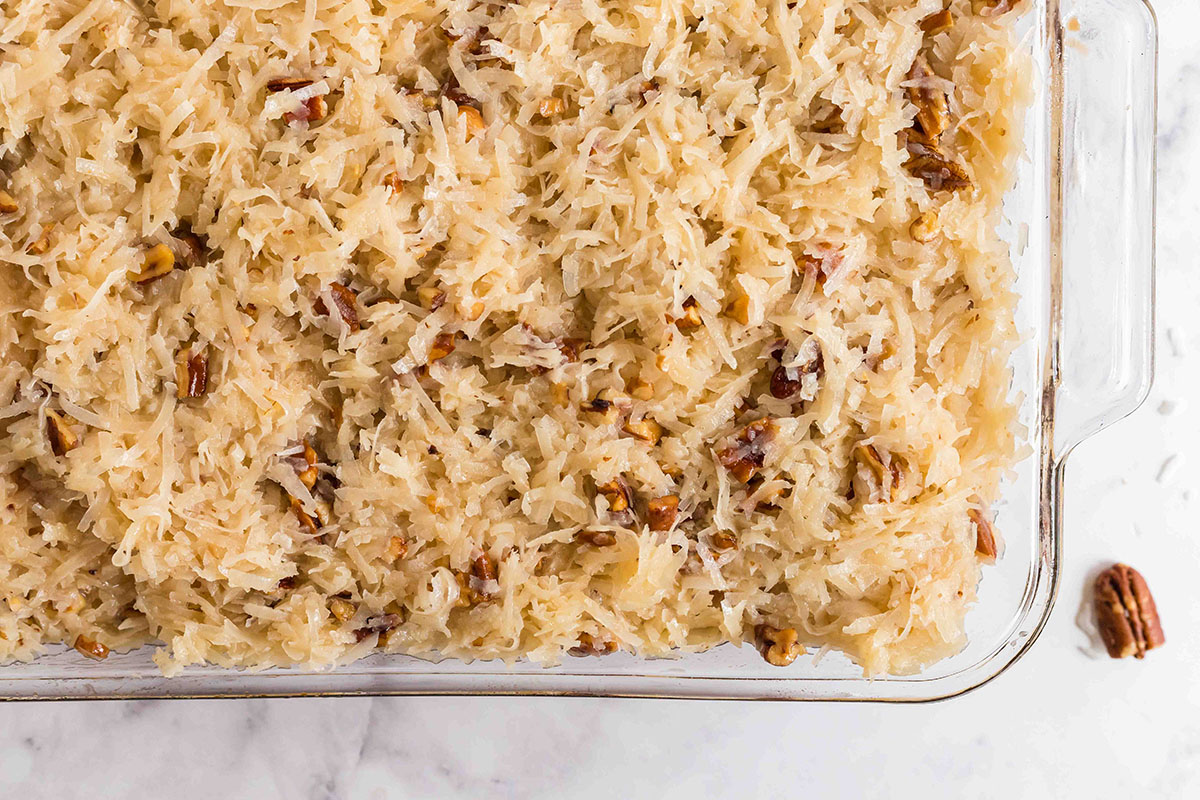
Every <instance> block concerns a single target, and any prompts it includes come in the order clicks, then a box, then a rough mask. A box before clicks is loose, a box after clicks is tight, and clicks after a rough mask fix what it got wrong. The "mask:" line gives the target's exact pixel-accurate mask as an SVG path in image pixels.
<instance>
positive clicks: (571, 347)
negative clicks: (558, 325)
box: [555, 336, 589, 364]
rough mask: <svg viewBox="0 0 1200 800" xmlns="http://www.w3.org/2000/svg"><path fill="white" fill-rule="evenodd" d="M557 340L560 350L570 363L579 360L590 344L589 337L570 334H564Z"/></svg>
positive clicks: (564, 358)
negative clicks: (580, 337) (576, 336)
mask: <svg viewBox="0 0 1200 800" xmlns="http://www.w3.org/2000/svg"><path fill="white" fill-rule="evenodd" d="M555 341H556V343H557V344H558V352H559V353H561V354H562V357H563V360H564V361H566V362H567V363H568V364H574V363H575V362H576V361H578V360H579V357H580V355H581V354H582V353H583V351H584V350H586V349H587V346H588V344H589V342H588V340H587V339H579V338H574V337H570V336H562V337H559V338H558V339H556V340H555Z"/></svg>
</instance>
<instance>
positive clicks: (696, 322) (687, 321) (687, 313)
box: [675, 296, 704, 331]
mask: <svg viewBox="0 0 1200 800" xmlns="http://www.w3.org/2000/svg"><path fill="white" fill-rule="evenodd" d="M703 324H704V320H703V319H701V318H700V304H699V303H697V302H696V298H694V297H691V296H689V297H688V298H687V299H686V300H684V301H683V316H682V317H680V318H679V319H677V320H675V327H676V328H679V330H681V331H692V330H695V329H696V328H699V327H700V326H701V325H703Z"/></svg>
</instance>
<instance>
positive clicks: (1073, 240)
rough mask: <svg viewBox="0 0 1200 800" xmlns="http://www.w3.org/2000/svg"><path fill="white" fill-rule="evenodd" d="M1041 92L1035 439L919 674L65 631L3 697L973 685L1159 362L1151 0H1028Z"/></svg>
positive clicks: (992, 669)
mask: <svg viewBox="0 0 1200 800" xmlns="http://www.w3.org/2000/svg"><path fill="white" fill-rule="evenodd" d="M1019 27H1020V32H1021V33H1022V34H1023V35H1024V39H1023V40H1022V41H1023V42H1024V47H1025V48H1027V50H1028V52H1029V55H1030V57H1031V58H1032V60H1033V64H1034V70H1035V82H1036V86H1037V95H1036V97H1035V99H1034V103H1033V105H1032V107H1031V108H1030V110H1029V113H1028V115H1027V119H1026V125H1025V131H1024V138H1025V143H1026V147H1025V158H1024V159H1023V160H1022V161H1021V163H1020V166H1019V168H1018V175H1017V183H1016V186H1015V188H1014V189H1013V191H1012V192H1011V193H1010V194H1009V196H1008V197H1007V198H1006V199H1005V216H1006V219H1007V221H1006V223H1005V224H1004V226H1003V227H1002V229H1001V234H1002V236H1003V237H1004V238H1005V240H1006V241H1007V242H1009V244H1010V245H1011V250H1012V257H1013V262H1014V265H1015V267H1016V271H1017V291H1018V292H1019V293H1020V295H1021V301H1020V304H1019V306H1018V312H1017V314H1018V318H1017V327H1018V329H1019V330H1020V331H1022V333H1023V334H1024V335H1025V336H1026V339H1025V341H1024V343H1023V345H1022V346H1021V347H1020V348H1019V349H1018V351H1017V353H1016V356H1015V358H1014V361H1013V386H1012V391H1013V392H1014V396H1015V397H1016V398H1017V399H1018V400H1019V402H1020V421H1021V423H1022V424H1023V425H1025V427H1026V429H1027V431H1028V435H1027V438H1026V443H1027V445H1028V447H1029V449H1030V452H1029V455H1028V456H1027V457H1026V458H1024V459H1023V460H1022V461H1021V462H1020V463H1019V464H1018V465H1017V467H1016V470H1015V472H1014V474H1013V476H1012V478H1011V480H1009V481H1008V482H1007V483H1006V485H1005V487H1004V492H1003V495H1002V498H1001V502H1000V503H999V504H998V505H997V506H996V511H997V528H998V529H999V530H1000V531H1002V532H1003V535H1004V540H1005V550H1004V552H1003V554H1002V557H1001V558H1000V559H999V560H998V561H997V563H996V564H995V565H994V566H990V567H987V568H985V569H984V574H983V580H982V583H981V584H980V587H979V599H978V602H977V603H976V605H975V606H974V607H973V608H972V609H971V611H970V612H969V614H968V615H967V620H966V632H967V637H968V644H967V646H966V647H965V648H964V649H963V650H962V651H961V652H960V653H958V654H956V655H954V656H952V657H950V658H947V659H945V660H943V661H940V662H938V663H936V664H934V665H932V666H930V667H928V668H927V669H925V670H924V671H922V672H920V673H919V674H916V675H910V676H894V675H892V676H883V677H877V678H874V679H867V678H865V677H863V674H862V670H861V668H860V667H858V666H857V665H855V664H854V663H852V662H851V661H850V660H849V659H848V658H847V657H845V656H844V655H842V654H840V653H837V652H830V653H826V654H824V655H823V656H822V657H821V658H820V659H815V658H814V657H813V656H814V655H815V654H814V653H813V652H812V650H811V649H810V651H809V654H808V655H807V656H801V657H800V658H798V659H797V660H796V662H795V663H794V664H793V665H791V666H790V667H787V668H783V669H781V668H778V667H772V666H770V665H769V664H767V663H766V662H765V661H763V659H762V657H761V656H760V655H759V654H758V652H757V651H756V650H755V649H754V648H752V647H748V646H747V647H741V648H738V647H735V646H731V645H724V646H721V647H717V648H715V649H713V650H710V651H708V652H706V653H701V654H695V655H686V656H681V657H679V658H676V659H656V660H647V659H641V658H635V657H633V656H631V655H629V654H625V653H617V654H614V655H609V656H605V657H604V658H568V659H567V660H566V661H565V662H564V663H563V664H562V665H561V666H559V667H555V668H550V669H546V668H543V667H539V666H537V665H535V664H529V663H519V664H515V665H513V666H511V667H510V666H506V665H504V664H503V663H501V662H476V663H473V664H464V663H462V662H459V661H454V660H447V661H443V662H440V663H432V662H429V661H423V660H420V659H417V658H413V657H409V656H400V655H375V656H371V657H368V658H366V659H363V660H361V661H357V662H354V663H353V664H350V665H348V666H345V667H341V668H339V669H337V670H336V671H333V672H303V671H300V670H291V669H269V670H264V671H260V672H249V671H244V670H230V669H222V668H218V667H189V668H188V669H186V670H185V671H184V672H183V674H181V675H179V676H176V677H173V678H164V677H162V675H161V674H160V673H159V670H158V668H157V667H156V666H155V665H154V663H153V662H152V661H151V659H150V655H151V653H152V652H153V651H152V649H151V648H148V647H147V648H142V649H141V650H138V651H136V652H133V653H113V654H112V655H110V656H109V658H108V659H107V660H105V661H104V662H101V663H97V662H95V661H89V660H86V659H85V658H83V656H81V655H79V654H78V653H76V652H75V651H73V650H70V649H65V648H56V649H55V650H54V651H53V652H51V653H50V654H48V655H45V656H43V657H40V658H38V659H37V660H35V661H33V662H30V663H25V664H21V663H17V664H9V665H6V666H4V667H0V698H3V699H87V698H96V699H101V698H127V697H218V696H220V697H252V696H268V695H356V694H364V695H385V694H482V695H491V694H515V695H521V694H565V695H600V696H614V697H622V696H625V697H694V698H706V699H718V698H741V699H790V700H884V701H920V700H933V699H940V698H944V697H950V696H954V695H957V694H961V693H962V692H964V691H967V690H969V689H972V688H975V687H977V686H979V685H981V684H983V683H985V682H987V681H988V680H990V679H991V678H993V677H995V676H996V675H998V674H1000V673H1001V672H1003V671H1004V670H1005V669H1006V668H1007V667H1009V666H1010V665H1012V664H1013V663H1014V662H1015V661H1016V660H1017V658H1019V657H1020V655H1021V654H1022V653H1023V652H1025V650H1026V649H1028V647H1029V646H1030V645H1031V644H1032V643H1033V641H1034V640H1035V639H1036V638H1037V635H1038V633H1039V632H1040V631H1041V628H1042V626H1043V625H1044V624H1045V621H1046V619H1047V617H1048V616H1049V613H1050V609H1051V607H1052V605H1053V602H1054V595H1055V591H1056V588H1057V582H1058V575H1059V568H1060V556H1061V545H1062V501H1063V497H1062V487H1063V472H1064V469H1065V464H1066V458H1067V456H1068V454H1069V453H1070V451H1071V449H1072V448H1073V447H1074V446H1075V445H1076V444H1078V443H1079V442H1080V441H1082V440H1083V439H1085V438H1086V437H1088V436H1089V435H1091V434H1093V433H1095V432H1097V431H1099V430H1101V429H1102V428H1104V427H1105V426H1106V425H1108V424H1111V423H1112V422H1114V421H1116V420H1118V419H1120V418H1121V417H1123V416H1125V415H1126V414H1128V413H1129V412H1131V411H1133V410H1134V409H1135V408H1136V407H1137V405H1138V404H1139V403H1140V402H1141V401H1142V400H1143V399H1144V398H1145V396H1146V394H1147V392H1148V391H1149V388H1150V382H1151V379H1152V374H1153V328H1154V325H1153V309H1154V305H1153V288H1154V287H1153V272H1154V269H1153V259H1154V166H1155V164H1154V160H1155V152H1154V147H1155V113H1156V108H1155V92H1156V87H1155V81H1156V75H1155V62H1156V34H1155V22H1154V15H1153V12H1152V11H1151V9H1150V7H1149V6H1148V5H1146V4H1145V3H1144V2H1142V0H1087V2H1084V0H1036V7H1035V8H1034V9H1032V10H1031V11H1030V12H1028V13H1026V14H1025V16H1024V18H1023V19H1022V21H1021V23H1020V26H1019Z"/></svg>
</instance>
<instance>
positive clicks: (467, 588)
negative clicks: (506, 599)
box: [455, 553, 499, 606]
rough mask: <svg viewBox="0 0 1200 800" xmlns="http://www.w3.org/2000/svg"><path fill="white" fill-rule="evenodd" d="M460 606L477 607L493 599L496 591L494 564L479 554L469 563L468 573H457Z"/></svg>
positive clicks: (484, 555) (488, 557)
mask: <svg viewBox="0 0 1200 800" xmlns="http://www.w3.org/2000/svg"><path fill="white" fill-rule="evenodd" d="M455 577H456V579H457V580H458V591H459V594H458V599H459V604H460V605H464V606H466V605H478V604H480V603H485V602H487V601H488V600H491V599H493V598H494V597H495V596H496V594H497V590H498V588H499V587H498V585H497V582H496V581H497V572H496V562H495V561H493V560H492V558H491V556H489V555H487V554H486V553H480V554H479V555H477V556H476V557H475V558H474V560H472V562H471V569H470V571H469V572H457V573H455Z"/></svg>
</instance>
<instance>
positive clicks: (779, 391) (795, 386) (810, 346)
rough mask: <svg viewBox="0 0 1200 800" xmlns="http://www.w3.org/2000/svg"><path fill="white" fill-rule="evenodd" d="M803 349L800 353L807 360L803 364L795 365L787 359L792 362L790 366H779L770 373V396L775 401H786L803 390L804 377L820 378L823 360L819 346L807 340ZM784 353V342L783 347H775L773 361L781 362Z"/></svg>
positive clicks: (785, 346)
mask: <svg viewBox="0 0 1200 800" xmlns="http://www.w3.org/2000/svg"><path fill="white" fill-rule="evenodd" d="M804 348H805V349H804V350H803V351H801V352H802V354H803V355H804V356H807V360H806V361H805V362H804V363H803V364H798V365H797V364H795V361H794V359H789V361H791V362H792V365H791V366H784V365H783V364H780V365H779V366H777V367H776V368H775V370H774V371H773V372H772V373H771V386H770V391H771V396H772V397H774V398H776V399H777V400H786V399H788V398H789V397H792V396H793V395H795V394H796V393H797V392H799V391H800V390H801V389H803V388H804V376H806V375H817V376H820V375H821V373H823V372H824V371H825V359H824V354H823V353H822V352H821V346H820V345H819V344H817V343H816V341H815V340H809V342H808V343H806V344H805V345H804ZM786 351H787V345H786V342H785V343H784V345H783V347H776V348H775V350H774V351H773V352H772V354H771V355H772V357H773V358H775V360H777V361H782V360H783V358H784V353H785V352H786Z"/></svg>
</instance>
